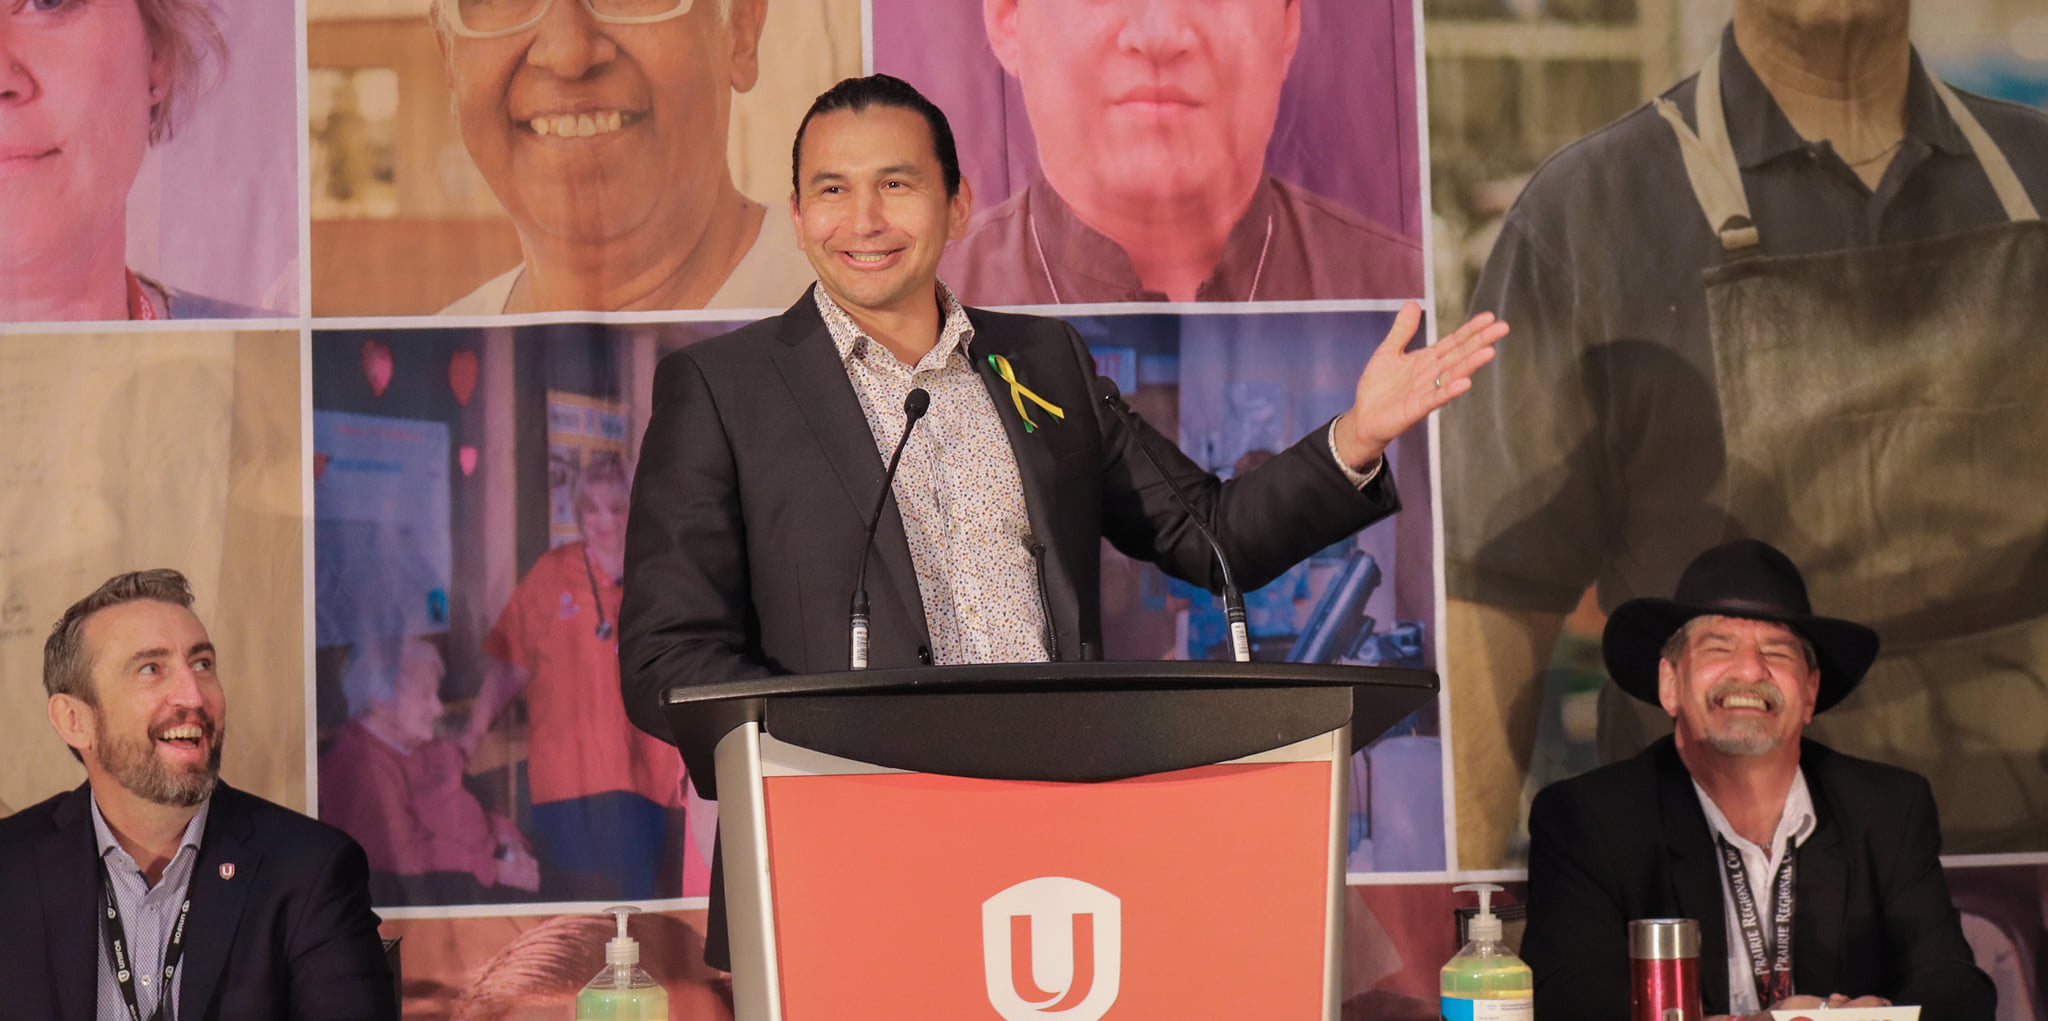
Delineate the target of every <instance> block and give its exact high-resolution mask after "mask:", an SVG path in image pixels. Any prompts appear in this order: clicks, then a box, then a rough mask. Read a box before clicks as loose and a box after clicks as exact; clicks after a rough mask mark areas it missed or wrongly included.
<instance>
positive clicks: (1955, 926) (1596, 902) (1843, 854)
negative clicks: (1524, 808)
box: [1522, 737, 1996, 1021]
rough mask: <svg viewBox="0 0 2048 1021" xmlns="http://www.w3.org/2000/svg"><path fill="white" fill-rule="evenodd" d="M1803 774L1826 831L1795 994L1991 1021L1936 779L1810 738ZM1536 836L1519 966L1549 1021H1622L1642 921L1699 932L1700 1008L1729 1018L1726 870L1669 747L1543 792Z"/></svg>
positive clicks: (1795, 968)
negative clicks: (1884, 1002)
mask: <svg viewBox="0 0 2048 1021" xmlns="http://www.w3.org/2000/svg"><path fill="white" fill-rule="evenodd" d="M1799 765H1800V768H1801V769H1802V770H1803V771H1804V772H1805V774H1806V785H1807V788H1808V790H1809V791H1810V792H1811V793H1812V795H1813V810H1814V815H1815V817H1816V826H1815V829H1814V831H1813V834H1812V836H1810V837H1808V838H1807V840H1806V843H1804V844H1802V845H1800V848H1799V866H1798V872H1797V874H1796V879H1795V880H1794V882H1795V891H1794V900H1793V903H1794V905H1795V906H1794V915H1793V920H1792V939H1793V942H1792V987H1793V989H1794V990H1795V991H1797V992H1799V993H1803V994H1808V995H1815V996H1827V995H1829V994H1831V993H1845V994H1848V995H1850V996H1870V995H1876V996H1882V997H1885V998H1886V999H1889V1000H1891V1001H1893V1002H1895V1003H1911V1004H1919V1005H1921V1006H1922V1007H1923V1008H1924V1010H1923V1011H1922V1013H1921V1015H1920V1016H1921V1017H1922V1018H1924V1019H1926V1021H1978V1019H1984V1021H1988V1019H1989V1018H1991V1016H1992V1009H1993V1006H1994V1004H1995V1000H1996V993H1995V991H1994V990H1993V988H1992V985H1991V980H1990V979H1989V978H1987V977H1985V975H1984V973H1983V972H1981V971H1978V970H1977V967H1976V964H1975V963H1974V962H1973V960H1972V958H1971V955H1970V947H1969V944H1967V943H1965V942H1964V941H1963V930H1962V923H1961V920H1960V918H1959V916H1958V915H1957V914H1956V909H1955V905H1954V904H1953V903H1951V902H1950V900H1949V893H1948V884H1947V882H1946V881H1944V880H1943V878H1942V873H1941V863H1940V861H1939V860H1938V858H1937V856H1938V855H1939V854H1940V852H1941V833H1940V829H1939V827H1938V825H1937V823H1936V820H1935V811H1934V795H1933V794H1932V792H1931V791H1930V790H1929V789H1928V786H1927V781H1926V780H1925V779H1923V778H1922V777H1920V776H1919V775H1918V774H1916V773H1912V772H1908V771H1906V770H1903V769H1898V768H1896V767H1893V766H1886V765H1882V764H1879V763H1875V762H1868V761H1865V760H1863V759H1858V758H1853V757H1850V756H1847V755H1842V754H1839V753H1837V752H1833V751H1830V750H1829V749H1828V748H1827V747H1825V746H1823V745H1820V744H1816V743H1814V742H1812V741H1807V742H1804V743H1803V744H1802V745H1801V746H1800V756H1799ZM1529 838H1530V843H1529V926H1528V929H1527V930H1526V932H1525V934H1524V936H1523V942H1522V957H1523V959H1524V960H1527V961H1528V962H1529V966H1530V967H1531V968H1533V969H1534V970H1535V972H1536V1013H1537V1015H1538V1016H1540V1017H1549V1018H1572V1019H1574V1021H1605V1019H1614V1021H1626V1019H1627V1018H1628V1016H1629V961H1628V923H1629V921H1630V920H1631V919H1637V918H1691V919H1696V920H1697V921H1698V922H1699V924H1700V968H1699V977H1700V993H1701V998H1702V1000H1703V1001H1704V1006H1705V1008H1706V1012H1707V1013H1708V1014H1725V1013H1727V1011H1728V934H1727V924H1728V923H1727V918H1726V915H1725V914H1724V913H1723V906H1722V900H1721V878H1720V876H1721V873H1720V864H1719V862H1718V859H1717V857H1716V853H1715V850H1714V841H1713V836H1712V831H1711V830H1710V829H1708V827H1707V818H1706V814H1705V813H1704V812H1702V811H1701V810H1700V803H1699V797H1698V795H1697V794H1696V793H1695V792H1694V790H1693V785H1692V777H1691V774H1689V773H1687V772H1686V769H1685V764H1684V763H1683V762H1682V761H1680V759H1679V757H1678V746H1677V745H1676V744H1675V743H1674V741H1673V740H1672V739H1671V738H1669V737H1666V738H1664V739H1663V740H1661V741H1658V742H1657V743H1655V744H1653V745H1651V746H1650V747H1649V748H1648V749H1647V750H1645V751H1644V752H1643V753H1642V754H1640V755H1637V756H1636V757H1635V758H1633V759H1628V760H1626V761H1623V762H1618V763H1615V764H1613V765H1611V766H1606V767H1603V768H1601V769H1596V770H1594V771H1593V772H1590V773H1587V774H1585V775H1584V776H1580V777H1575V778H1573V779H1570V780H1565V781H1561V782H1559V783H1554V784H1551V785H1550V786H1549V787H1546V788H1544V789H1543V791H1542V792H1541V793H1540V794H1538V795H1537V796H1536V802H1535V804H1534V806H1532V807H1531V809H1530V811H1529Z"/></svg>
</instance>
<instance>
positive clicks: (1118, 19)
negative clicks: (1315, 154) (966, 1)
mask: <svg viewBox="0 0 2048 1021" xmlns="http://www.w3.org/2000/svg"><path fill="white" fill-rule="evenodd" d="M983 20H984V21H985V22H986V24H987V27H988V34H989V43H990V45H991V46H992V47H993V48H994V50H995V52H996V56H997V58H998V59H999V60H1001V61H1002V64H1003V68H1004V70H1006V71H1008V72H1010V73H1011V74H1013V75H1015V76H1016V77H1017V81H1018V84H1019V85H1020V86H1021V87H1022V89H1023V92H1024V105H1025V109H1026V111H1027V112H1028V113H1029V114H1030V117H1031V130H1032V133H1033V134H1034V135H1036V136H1037V140H1038V158H1039V163H1040V165H1041V166H1042V167H1043V169H1044V171H1045V175H1046V178H1047V179H1048V180H1050V181H1051V182H1052V184H1053V186H1054V187H1055V188H1056V189H1058V191H1059V193H1060V194H1061V195H1062V196H1063V197H1065V198H1066V199H1067V200H1068V201H1069V202H1071V203H1074V204H1075V205H1077V206H1080V207H1083V208H1086V207H1089V206H1093V205H1097V204H1100V203H1107V202H1112V201H1118V200H1119V197H1120V196H1125V195H1127V194H1130V193H1133V192H1140V193H1142V192H1152V193H1158V192H1164V193H1166V194H1168V195H1174V194H1182V193H1187V192H1197V193H1199V192H1207V191H1212V190H1215V191H1221V192H1224V193H1229V194H1239V193H1242V194H1245V195H1249V194H1250V193H1251V189H1252V187H1253V186H1254V185H1255V184H1256V182H1257V180H1258V177H1259V175H1260V174H1261V173H1262V172H1263V170H1264V167H1265V160H1266V143H1267V141H1268V140H1270V139H1271V138H1272V136H1273V121H1274V119H1275V118H1276V117H1277V116H1278V113H1279V109H1280V86H1281V84H1282V83H1283V82H1284V81H1285V80H1286V78H1287V66H1288V64H1289V62H1290V61H1292V60H1293V59H1294V49H1295V44H1296V43H1297V42H1298V41H1299V40H1300V37H1301V5H1300V3H1299V0H984V3H983Z"/></svg>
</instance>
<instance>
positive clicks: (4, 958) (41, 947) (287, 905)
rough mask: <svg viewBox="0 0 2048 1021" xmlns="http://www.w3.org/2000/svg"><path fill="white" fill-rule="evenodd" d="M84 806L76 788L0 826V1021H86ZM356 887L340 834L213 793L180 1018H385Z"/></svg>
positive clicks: (93, 878) (366, 905)
mask: <svg viewBox="0 0 2048 1021" xmlns="http://www.w3.org/2000/svg"><path fill="white" fill-rule="evenodd" d="M90 799H91V793H90V789H89V788H87V787H80V788H78V789H76V790H73V791H69V792H66V793H64V794H59V795H57V796H56V797H53V798H50V799H49V800H47V801H44V802H42V803H41V804H38V805H35V806H33V807H30V808H26V809H23V810H21V811H20V812H17V813H15V814H14V815H11V816H8V817H7V818H5V819H0V946H4V947H6V948H7V949H6V950H5V952H0V1016H6V1017H10V1018H13V1017H20V1018H37V1019H47V1021H93V1019H94V1017H96V1016H97V1015H96V1009H97V1008H96V1006H95V1004H96V1001H97V997H98V993H99V977H98V976H99V971H98V968H99V959H100V955H101V953H102V950H101V948H100V941H99V927H98V920H99V910H98V908H99V895H100V894H99V889H100V878H99V869H98V866H97V862H98V854H97V850H96V846H95V845H96V843H97V841H96V840H95V838H94V834H93V827H92V809H91V805H90ZM230 864H231V865H233V866H234V867H235V868H234V876H233V878H231V879H230V878H223V877H222V875H221V868H222V866H224V865H230ZM368 878H369V865H368V863H367V862H366V861H365V859H364V857H363V850H362V848H360V847H358V846H356V842H355V841H353V840H350V839H349V838H348V837H347V836H345V835H344V834H343V833H342V832H341V831H340V830H337V829H335V828H333V827H331V826H327V825H325V824H323V823H320V822H316V821H314V820H312V819H308V818H306V817H305V816H303V815H300V814H299V813H297V812H294V811H291V810H290V809H286V808H282V807H279V806H277V805H273V804H271V803H270V802H268V801H264V800H263V799H261V798H258V797H256V796H255V795H253V794H245V793H243V792H241V791H238V790H235V789H233V788H231V787H229V786H227V785H226V784H221V785H220V786H219V787H218V788H216V789H215V791H214V794H213V807H212V809H211V810H210V811H209V814H208V815H207V819H206V833H205V836H204V837H203V838H202V839H201V841H200V845H199V860H198V862H197V863H196V864H195V865H194V868H193V871H192V885H191V888H190V891H189V895H190V897H191V900H192V914H191V916H190V917H189V918H187V919H186V929H185V956H184V962H183V963H182V964H180V965H179V970H180V971H181V972H182V973H183V978H181V979H180V980H179V982H180V988H179V995H178V1010H177V1018H178V1021H214V1019H227V1021H238V1019H243V1018H266V1019H268V1018H278V1019H286V1018H288V1019H292V1021H310V1019H315V1018H320V1019H342V1018H349V1019H358V1018H372V1019H385V1018H397V1017H398V1003H397V998H396V997H397V994H396V992H395V991H394V989H393V988H392V980H391V969H390V967H389V966H388V965H387V964H386V963H385V959H384V949H383V945H382V944H381V943H380V942H379V941H378V938H377V916H376V914H375V913H373V912H372V911H371V910H370V893H369V886H368Z"/></svg>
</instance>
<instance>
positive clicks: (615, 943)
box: [604, 887, 1499, 969]
mask: <svg viewBox="0 0 2048 1021" xmlns="http://www.w3.org/2000/svg"><path fill="white" fill-rule="evenodd" d="M1495 889H1499V887H1495ZM604 910H605V913H606V914H609V915H612V916H613V917H615V918H617V919H618V920H619V935H618V937H617V938H616V939H611V940H607V941H605V945H604V963H606V964H610V965H614V966H617V967H620V968H628V969H630V968H632V967H633V966H634V965H637V964H639V963H640V941H639V940H636V939H634V938H632V937H631V936H628V935H626V919H628V918H631V917H633V916H634V915H637V914H639V913H640V909H639V908H636V907H634V906H633V905H631V904H620V905H618V906H617V907H609V908H606V909H604Z"/></svg>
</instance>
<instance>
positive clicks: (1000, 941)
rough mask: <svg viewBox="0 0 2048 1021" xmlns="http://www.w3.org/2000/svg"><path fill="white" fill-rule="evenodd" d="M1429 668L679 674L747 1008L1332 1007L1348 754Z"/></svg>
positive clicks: (775, 1020)
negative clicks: (694, 678)
mask: <svg viewBox="0 0 2048 1021" xmlns="http://www.w3.org/2000/svg"><path fill="white" fill-rule="evenodd" d="M1436 690H1437V681H1436V677H1435V675H1434V674H1432V673H1430V672H1428V671H1421V670H1397V669H1385V668H1365V667H1344V666H1320V665H1305V664H1291V663H1186V662H1142V663H1138V662H1130V663H1107V662H1084V663H1037V664H998V665H978V666H963V667H918V668H911V669H903V670H868V671H858V672H848V673H831V674H809V675H797V676H781V677H768V678H762V679H759V680H751V681H737V682H731V683H723V684H716V685H702V686H689V687H678V688H672V689H670V690H669V692H668V694H667V696H666V699H665V701H666V704H667V714H668V719H669V723H670V726H671V728H672V729H673V730H674V732H675V736H676V740H677V744H678V745H679V746H680V747H681V749H682V751H683V758H684V761H685V763H686V765H687V766H688V768H689V771H690V775H691V776H692V777H693V778H699V779H698V781H697V782H698V788H699V793H701V794H703V795H704V796H705V797H707V798H716V799H717V800H718V802H719V827H720V833H719V841H720V848H721V853H722V855H723V870H724V894H725V907H726V914H727V919H726V921H727V926H728V930H727V931H728V933H729V938H730V941H731V949H732V968H733V993H734V1001H735V1008H736V1014H737V1017H738V1019H739V1021H905V1019H920V1018H935V1019H968V1018H986V1019H992V1021H993V1019H1001V1021H1026V1019H1031V1021H1097V1019H1100V1018H1103V1017H1105V1016H1108V1017H1110V1018H1112V1019H1114V1018H1133V1019H1149V1018H1171V1019H1196V1018H1247V1017H1256V1018H1260V1019H1262V1021H1293V1019H1300V1021H1315V1019H1323V1021H1335V1019H1336V1018H1337V1017H1338V1011H1339V1007H1340V999H1341V994H1340V989H1341V985H1340V983H1341V978H1342V976H1341V972H1342V947H1341V937H1342V930H1343V918H1344V909H1343V895H1344V860H1345V852H1346V849H1347V840H1346V833H1347V822H1348V820H1347V817H1346V808H1347V806H1348V804H1349V802H1348V800H1347V792H1346V789H1345V787H1346V782H1347V778H1348V775H1349V768H1348V764H1349V759H1350V755H1351V753H1352V752H1353V751H1354V750H1356V749H1358V748H1360V747H1363V746H1364V745H1365V744H1366V743H1369V742H1370V741H1371V740H1372V739H1373V738H1375V737H1377V736H1378V735H1380V734H1381V733H1383V732H1384V731H1385V730H1387V729H1388V728H1389V727H1391V726H1392V725H1393V724H1395V723H1396V722H1398V721H1400V720H1401V719H1402V718H1403V717H1405V716H1407V715H1408V714H1409V713H1411V712H1412V711H1414V710H1415V709H1416V708H1418V707H1420V706H1422V705H1423V704H1425V703H1427V702H1428V701H1429V700H1430V699H1432V698H1433V697H1434V696H1435V694H1436ZM703 778H712V780H713V781H714V782H708V783H707V782H705V781H704V779H703Z"/></svg>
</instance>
